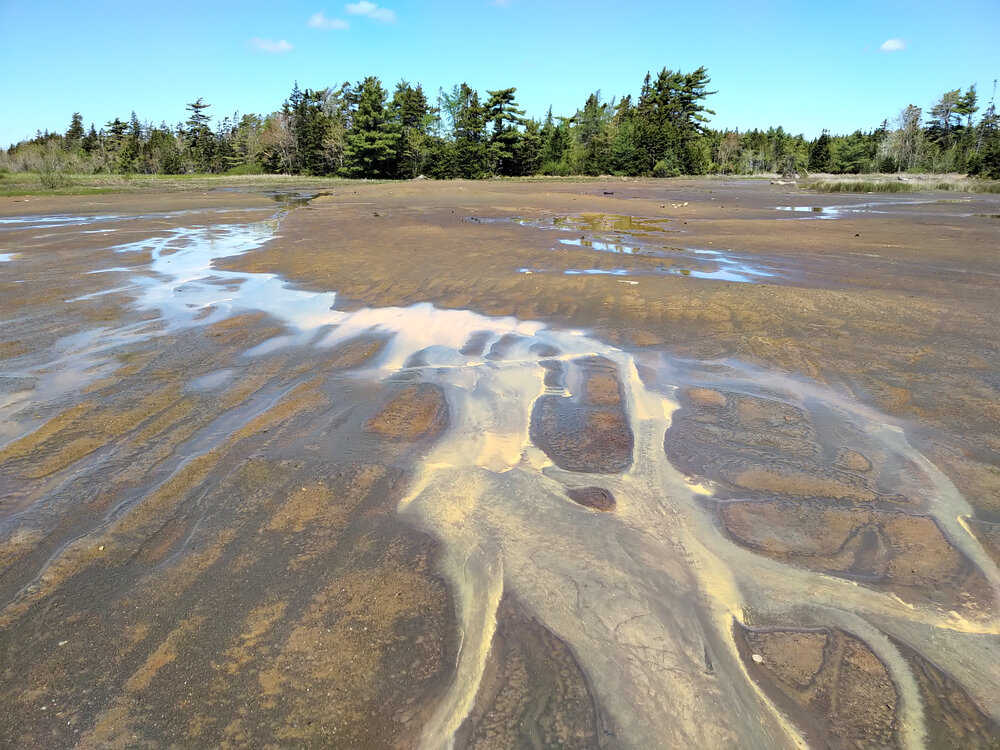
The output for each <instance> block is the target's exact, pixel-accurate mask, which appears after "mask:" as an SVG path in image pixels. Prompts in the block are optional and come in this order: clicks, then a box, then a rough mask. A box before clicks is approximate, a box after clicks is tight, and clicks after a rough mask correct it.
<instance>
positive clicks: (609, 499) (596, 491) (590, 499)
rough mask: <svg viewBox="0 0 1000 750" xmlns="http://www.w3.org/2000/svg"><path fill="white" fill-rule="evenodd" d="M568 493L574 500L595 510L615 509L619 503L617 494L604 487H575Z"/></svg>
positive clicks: (567, 491)
mask: <svg viewBox="0 0 1000 750" xmlns="http://www.w3.org/2000/svg"><path fill="white" fill-rule="evenodd" d="M566 494H567V495H569V498H570V500H572V501H573V502H575V503H579V504H580V505H582V506H584V507H586V508H592V509H594V510H604V511H608V510H614V509H615V507H616V505H617V503H616V502H615V496H614V495H613V494H611V492H609V491H608V490H606V489H604V488H603V487H575V488H573V489H569V490H566Z"/></svg>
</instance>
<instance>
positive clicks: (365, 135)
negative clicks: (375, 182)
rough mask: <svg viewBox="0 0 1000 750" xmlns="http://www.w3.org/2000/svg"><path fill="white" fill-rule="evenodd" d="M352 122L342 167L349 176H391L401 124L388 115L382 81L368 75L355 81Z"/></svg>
mask: <svg viewBox="0 0 1000 750" xmlns="http://www.w3.org/2000/svg"><path fill="white" fill-rule="evenodd" d="M352 102H356V107H355V109H354V110H353V118H352V122H353V126H352V128H351V131H350V133H349V134H348V136H347V148H346V151H345V168H346V171H347V174H348V176H350V177H374V178H379V177H395V175H396V165H397V154H398V148H399V141H400V138H401V136H402V126H401V125H400V123H399V121H398V120H397V119H395V118H393V117H391V116H390V112H389V110H388V108H387V107H386V91H385V89H383V88H382V82H381V81H379V79H378V78H375V77H374V76H369V77H367V78H365V79H364V80H363V81H360V82H359V83H358V91H357V94H356V96H353V97H352Z"/></svg>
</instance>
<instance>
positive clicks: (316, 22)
mask: <svg viewBox="0 0 1000 750" xmlns="http://www.w3.org/2000/svg"><path fill="white" fill-rule="evenodd" d="M309 25H310V26H311V27H312V28H314V29H349V28H351V24H349V23H348V22H347V21H345V20H344V19H343V18H327V17H326V16H324V15H323V13H322V12H320V13H317V14H316V15H314V16H312V17H310V19H309Z"/></svg>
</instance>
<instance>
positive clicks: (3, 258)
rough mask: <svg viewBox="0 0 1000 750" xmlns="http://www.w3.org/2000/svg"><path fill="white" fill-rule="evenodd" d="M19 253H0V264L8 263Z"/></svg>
mask: <svg viewBox="0 0 1000 750" xmlns="http://www.w3.org/2000/svg"><path fill="white" fill-rule="evenodd" d="M18 255H20V253H0V263H10V262H11V261H12V260H14V258H16V257H17V256H18Z"/></svg>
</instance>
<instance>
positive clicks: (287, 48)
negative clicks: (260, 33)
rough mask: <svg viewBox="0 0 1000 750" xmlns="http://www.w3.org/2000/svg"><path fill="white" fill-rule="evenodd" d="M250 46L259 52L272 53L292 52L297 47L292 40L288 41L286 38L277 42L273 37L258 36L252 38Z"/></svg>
mask: <svg viewBox="0 0 1000 750" xmlns="http://www.w3.org/2000/svg"><path fill="white" fill-rule="evenodd" d="M250 46H251V47H252V48H253V49H255V50H257V51H258V52H267V53H268V54H270V55H280V54H281V53H283V52H291V51H292V50H293V49H294V48H295V46H294V45H293V44H292V43H291V42H286V41H285V40H284V39H282V40H281V41H280V42H276V41H274V40H273V39H258V38H257V37H254V38H253V39H251V40H250Z"/></svg>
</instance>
